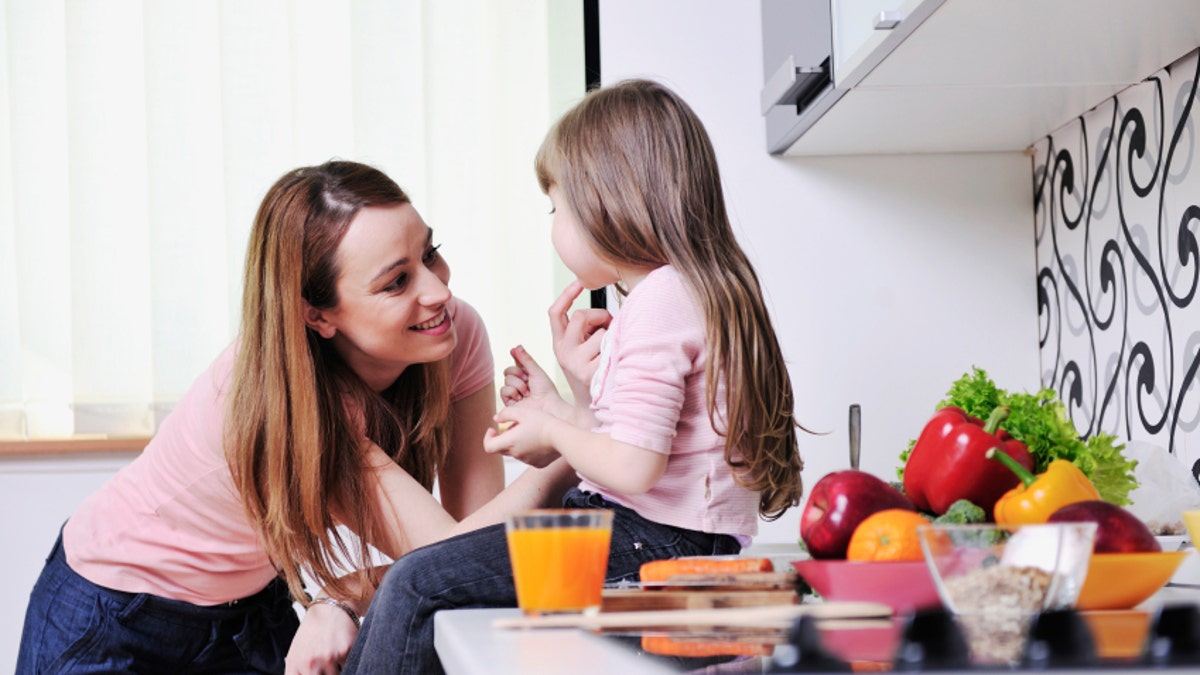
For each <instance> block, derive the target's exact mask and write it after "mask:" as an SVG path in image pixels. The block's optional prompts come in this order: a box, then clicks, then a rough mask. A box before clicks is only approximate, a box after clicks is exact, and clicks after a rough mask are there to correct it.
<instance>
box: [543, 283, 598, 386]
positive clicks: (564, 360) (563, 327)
mask: <svg viewBox="0 0 1200 675" xmlns="http://www.w3.org/2000/svg"><path fill="white" fill-rule="evenodd" d="M582 292H583V284H581V283H579V281H578V280H576V281H572V282H571V283H570V284H567V287H566V289H564V290H563V292H562V294H561V295H559V296H558V299H557V300H555V301H554V304H552V305H550V311H549V315H550V335H551V337H552V339H553V341H554V357H555V358H556V359H558V365H559V367H560V368H562V371H563V375H565V376H566V378H567V383H568V384H569V385H570V386H571V393H572V394H574V396H575V404H576V405H577V406H579V405H587V404H588V403H589V402H590V401H591V393H590V387H591V382H592V376H593V375H595V373H596V364H597V361H598V359H599V356H600V341H601V340H602V339H603V338H604V333H605V332H607V330H608V324H609V322H611V321H612V314H609V313H608V310H607V309H580V310H576V311H575V312H574V313H572V314H570V316H568V315H567V312H568V311H569V310H570V308H571V303H573V302H575V298H578V297H579V294H580V293H582Z"/></svg>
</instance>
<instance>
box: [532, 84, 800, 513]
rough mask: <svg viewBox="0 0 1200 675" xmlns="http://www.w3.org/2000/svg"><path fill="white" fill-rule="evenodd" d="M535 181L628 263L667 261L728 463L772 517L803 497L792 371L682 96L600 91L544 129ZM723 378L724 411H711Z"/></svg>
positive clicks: (636, 88) (597, 245)
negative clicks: (694, 306)
mask: <svg viewBox="0 0 1200 675" xmlns="http://www.w3.org/2000/svg"><path fill="white" fill-rule="evenodd" d="M536 169H537V175H538V182H539V183H540V184H541V187H542V190H543V191H545V192H549V190H550V187H551V186H552V185H558V186H559V187H560V188H561V189H562V190H563V193H564V195H565V196H566V199H567V202H568V203H569V205H570V206H571V208H572V210H573V211H574V213H575V215H576V216H577V217H578V219H579V223H580V225H581V226H582V229H583V230H584V232H585V233H586V236H587V237H588V238H589V240H590V243H591V244H592V248H593V250H595V251H596V252H597V254H598V255H599V256H600V257H601V258H604V259H607V260H609V261H611V262H614V263H618V264H621V265H625V266H629V267H635V268H641V269H652V268H655V267H659V266H662V265H668V264H669V265H671V266H673V267H674V268H675V269H676V270H678V271H679V273H680V274H681V275H682V276H683V278H684V280H685V282H686V283H687V285H688V286H689V287H690V288H691V291H692V293H693V294H694V296H695V297H696V299H697V301H698V302H699V303H700V307H701V308H702V309H703V311H704V315H705V317H706V325H707V328H706V332H707V343H708V362H707V365H706V371H705V378H706V381H707V383H706V395H707V404H708V411H709V420H710V422H711V423H712V424H713V428H714V429H718V430H720V429H722V427H724V429H725V460H726V461H727V462H728V463H729V464H730V465H731V466H732V467H734V468H735V469H736V470H735V472H734V476H735V478H736V479H737V480H738V482H739V483H741V484H742V485H744V486H746V487H747V488H749V489H751V490H754V491H756V492H759V493H760V499H759V513H760V514H762V516H763V517H764V518H766V519H768V520H774V519H776V518H778V517H779V516H781V515H783V513H784V511H786V510H787V509H788V508H789V507H791V506H795V505H797V504H799V502H800V497H801V495H802V494H803V483H802V481H801V478H800V472H801V470H802V469H803V467H804V465H803V462H802V461H801V459H800V454H799V451H798V449H797V444H796V429H797V428H801V429H802V428H803V427H801V426H800V425H799V424H798V423H797V422H796V420H795V418H794V417H793V406H794V399H793V394H792V384H791V379H790V377H789V375H788V371H787V366H786V364H785V363H784V360H783V354H782V352H781V351H780V348H779V342H778V340H777V338H776V336H775V330H774V328H773V327H772V325H771V319H770V316H769V315H768V313H767V309H766V305H765V303H764V301H763V297H762V290H761V288H760V286H759V282H758V277H757V275H756V274H755V272H754V268H753V266H752V265H751V264H750V261H749V259H748V258H747V257H746V254H745V253H744V252H743V251H742V248H741V246H739V245H738V242H737V239H736V238H735V237H734V234H733V229H732V228H731V227H730V224H729V217H728V215H727V213H726V210H725V198H724V196H723V193H722V190H721V176H720V173H719V172H718V170H717V160H716V153H715V152H714V151H713V148H712V143H711V142H710V141H709V138H708V133H707V132H706V131H705V129H704V126H703V124H701V122H700V120H699V118H698V117H697V116H696V114H695V113H694V112H693V111H692V109H691V107H689V106H688V105H687V103H686V102H684V101H683V99H681V98H680V97H679V96H677V95H676V94H675V93H674V92H672V91H671V90H669V89H667V88H666V87H664V86H662V85H660V84H658V83H655V82H650V81H646V80H627V81H624V82H620V83H618V84H615V85H612V86H609V87H604V88H601V89H597V90H595V91H592V92H591V93H589V94H588V95H587V96H586V97H585V98H584V100H583V101H582V102H580V103H579V105H577V106H576V107H574V108H572V109H571V110H570V111H568V112H567V113H566V114H565V115H564V116H563V117H562V119H560V120H559V121H558V123H557V124H556V125H555V126H554V128H553V129H552V130H551V131H550V133H549V134H548V135H547V137H546V140H545V141H544V142H543V143H542V147H541V148H540V149H539V151H538V155H537V160H536ZM721 381H724V382H725V383H726V387H725V390H726V401H725V403H726V410H725V413H726V417H727V419H724V420H721V422H722V423H723V424H720V425H719V424H718V423H717V420H716V419H715V415H716V412H717V410H718V406H717V391H718V385H719V383H720V382H721Z"/></svg>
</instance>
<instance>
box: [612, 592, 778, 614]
mask: <svg viewBox="0 0 1200 675" xmlns="http://www.w3.org/2000/svg"><path fill="white" fill-rule="evenodd" d="M799 601H800V596H798V595H796V591H795V590H793V589H790V588H786V589H783V590H738V589H696V590H693V589H665V590H657V589H653V590H647V589H642V588H606V589H604V594H603V596H602V597H601V605H600V611H601V612H637V611H652V610H667V609H713V608H718V607H765V606H769V605H794V604H796V603H797V602H799Z"/></svg>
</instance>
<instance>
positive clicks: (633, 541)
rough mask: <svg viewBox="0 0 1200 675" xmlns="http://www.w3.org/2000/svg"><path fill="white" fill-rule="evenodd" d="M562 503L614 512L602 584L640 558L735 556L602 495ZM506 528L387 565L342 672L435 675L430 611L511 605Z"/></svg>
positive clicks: (723, 541)
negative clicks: (390, 566) (649, 518)
mask: <svg viewBox="0 0 1200 675" xmlns="http://www.w3.org/2000/svg"><path fill="white" fill-rule="evenodd" d="M563 506H564V507H566V508H606V509H612V510H613V511H614V512H615V513H614V515H613V532H612V543H611V545H610V547H609V558H608V571H607V579H606V580H607V581H608V582H615V581H621V580H636V579H637V577H638V571H639V569H640V567H641V565H642V563H645V562H649V561H651V560H659V559H663V558H674V557H679V556H693V555H732V554H735V553H738V552H739V551H740V550H741V546H740V545H739V544H738V542H737V540H736V539H734V538H733V537H731V536H728V535H723V534H708V533H704V532H695V531H692V530H685V529H681V528H677V527H671V526H670V525H662V524H660V523H655V522H652V521H649V520H646V519H645V518H642V517H641V516H639V515H638V514H637V513H636V512H634V511H632V510H631V509H628V508H625V507H623V506H619V505H617V504H613V503H611V502H608V501H605V500H604V499H603V498H602V497H600V495H597V494H592V493H586V492H582V491H580V490H578V489H572V490H571V491H570V492H568V493H567V495H566V497H564V498H563ZM516 606H517V594H516V589H515V588H514V586H513V577H512V567H511V565H510V563H509V558H508V542H507V539H506V535H505V532H504V526H503V525H493V526H491V527H486V528H482V529H479V530H475V531H474V532H468V533H466V534H462V535H459V536H457V537H453V538H451V539H446V540H444V541H440V542H437V543H435V544H431V545H429V546H425V547H423V548H419V549H416V550H414V551H412V552H410V553H408V554H407V555H404V556H402V557H400V558H399V559H398V560H396V562H395V563H393V564H392V568H391V569H390V570H388V573H387V575H386V576H385V577H384V579H383V583H382V585H381V586H380V587H379V589H378V590H377V591H376V592H375V598H374V599H373V600H372V601H371V607H370V610H369V611H368V612H367V615H366V617H365V618H364V620H363V625H362V629H361V631H360V632H359V634H358V639H357V640H356V641H355V643H354V648H353V649H352V650H351V652H350V657H349V659H348V660H347V662H346V665H345V666H344V667H343V668H342V673H343V674H346V673H358V672H361V673H372V674H375V673H421V674H424V673H440V672H442V666H441V662H440V661H439V660H438V657H437V653H436V651H435V650H434V646H433V615H434V613H435V612H438V611H440V610H443V609H458V608H467V607H516Z"/></svg>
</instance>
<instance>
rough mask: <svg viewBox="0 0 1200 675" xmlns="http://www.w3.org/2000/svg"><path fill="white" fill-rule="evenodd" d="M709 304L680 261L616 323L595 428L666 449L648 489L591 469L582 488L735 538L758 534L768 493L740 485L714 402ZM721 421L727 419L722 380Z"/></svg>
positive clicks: (652, 277)
mask: <svg viewBox="0 0 1200 675" xmlns="http://www.w3.org/2000/svg"><path fill="white" fill-rule="evenodd" d="M707 360H708V359H707V356H706V350H705V323H704V312H703V310H702V309H701V308H700V305H699V304H698V303H697V302H696V299H695V298H694V297H693V296H692V294H691V293H690V292H689V291H688V289H687V287H686V286H685V285H684V283H683V279H682V278H681V277H680V276H679V273H678V272H677V271H676V270H675V269H674V268H673V267H671V266H669V265H668V266H663V267H659V268H658V269H656V270H654V271H652V272H651V273H650V274H649V275H647V276H646V278H645V279H643V280H642V281H641V283H639V284H638V285H637V286H636V287H634V289H633V291H632V292H630V294H629V296H628V297H627V298H626V299H625V302H624V303H623V304H622V305H621V309H620V311H619V312H618V313H617V314H616V316H615V317H613V320H612V323H611V324H609V327H608V332H607V333H606V334H605V336H604V338H603V341H602V343H601V348H600V357H599V362H598V365H597V368H596V373H595V375H594V376H593V377H592V382H591V394H592V410H593V412H594V413H595V415H596V420H597V423H598V425H597V426H596V427H595V428H594V429H593V430H594V431H596V432H599V433H606V434H609V435H610V436H611V438H612V439H613V440H615V441H619V442H621V443H627V444H629V445H634V446H637V447H639V448H642V449H644V450H647V451H650V452H658V453H662V454H664V455H667V456H668V458H667V468H666V472H665V473H664V474H663V476H662V478H661V479H660V480H659V481H658V483H657V484H656V485H655V486H654V487H653V488H651V489H650V490H649V491H648V492H645V493H643V494H638V495H626V494H621V493H616V492H613V491H611V490H607V489H605V488H602V487H600V486H599V485H596V484H595V483H592V482H591V481H589V480H587V478H586V477H582V476H581V478H582V479H583V480H582V483H581V487H582V488H583V489H585V490H590V491H592V492H598V493H600V494H601V495H603V496H604V497H605V498H606V499H609V500H610V501H613V502H616V503H618V504H621V505H622V506H627V507H629V508H631V509H633V510H635V511H637V512H638V513H639V514H640V515H642V516H643V517H645V518H647V519H649V520H653V521H655V522H659V523H665V524H668V525H674V526H676V527H683V528H687V529H691V530H698V531H702V532H712V533H719V534H729V535H733V536H736V537H737V538H738V539H739V540H740V541H742V543H743V545H745V544H747V543H749V541H750V538H751V537H752V536H753V535H754V534H756V533H757V532H758V501H759V495H758V493H756V492H753V491H751V490H748V489H746V488H744V487H742V486H740V485H738V484H737V483H736V482H735V481H734V479H733V470H732V468H731V467H730V466H729V464H728V463H726V461H725V439H724V437H723V436H721V435H720V434H718V433H717V431H716V430H715V429H713V426H712V424H711V423H710V421H709V415H708V408H707V405H706V402H705V381H706V380H705V376H704V368H705V364H706V363H707ZM719 385H720V386H719V388H718V391H717V410H716V415H715V416H714V419H715V420H716V421H717V423H718V424H721V420H723V419H724V417H725V386H724V385H725V383H724V382H721V383H719Z"/></svg>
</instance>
